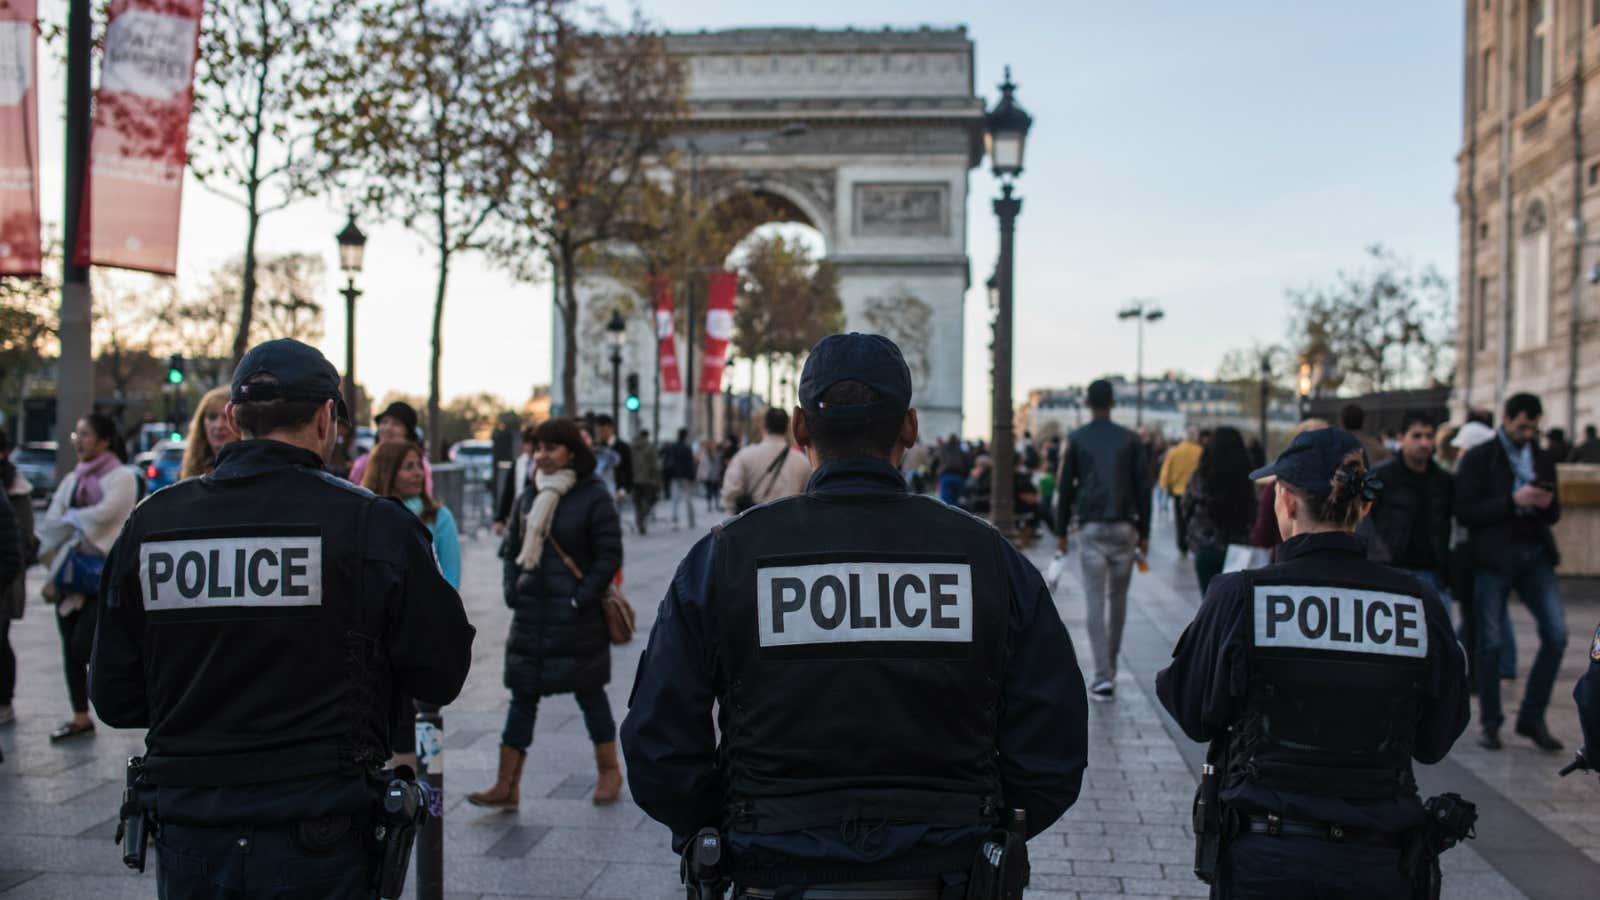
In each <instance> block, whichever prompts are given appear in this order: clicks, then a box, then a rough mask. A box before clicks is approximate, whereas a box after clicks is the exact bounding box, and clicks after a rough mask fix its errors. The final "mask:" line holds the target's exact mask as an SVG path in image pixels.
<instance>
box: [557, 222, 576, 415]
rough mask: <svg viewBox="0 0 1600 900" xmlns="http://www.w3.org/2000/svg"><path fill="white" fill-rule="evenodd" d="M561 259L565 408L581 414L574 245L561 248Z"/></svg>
mask: <svg viewBox="0 0 1600 900" xmlns="http://www.w3.org/2000/svg"><path fill="white" fill-rule="evenodd" d="M560 261H561V306H560V309H561V341H562V344H561V346H562V347H564V348H565V352H564V353H562V354H561V412H562V415H565V416H566V417H567V418H569V419H572V418H577V416H578V287H577V284H576V282H577V274H578V261H577V255H576V254H575V253H573V252H572V249H571V248H570V247H565V246H563V247H562V248H561V249H560Z"/></svg>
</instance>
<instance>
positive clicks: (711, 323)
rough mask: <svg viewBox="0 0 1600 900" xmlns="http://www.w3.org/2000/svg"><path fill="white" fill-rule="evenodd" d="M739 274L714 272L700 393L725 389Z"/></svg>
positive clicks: (712, 392)
mask: <svg viewBox="0 0 1600 900" xmlns="http://www.w3.org/2000/svg"><path fill="white" fill-rule="evenodd" d="M738 291H739V277H738V276H737V275H735V274H733V273H732V272H717V273H716V274H714V275H712V276H711V285H710V288H709V290H708V291H707V293H708V294H709V295H710V297H709V299H708V300H707V302H706V344H705V359H704V360H703V361H702V362H701V364H700V393H702V394H716V393H719V392H721V390H722V370H723V369H725V368H727V365H728V344H729V342H731V341H732V340H733V301H734V295H735V294H737V293H738Z"/></svg>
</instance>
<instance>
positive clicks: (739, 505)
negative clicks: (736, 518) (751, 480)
mask: <svg viewBox="0 0 1600 900" xmlns="http://www.w3.org/2000/svg"><path fill="white" fill-rule="evenodd" d="M788 458H789V445H787V444H785V445H784V447H783V449H782V450H779V451H778V458H777V459H774V460H773V461H772V465H770V466H767V470H766V471H765V472H763V473H761V475H762V478H763V479H765V480H766V483H767V486H766V488H765V490H769V491H770V490H772V485H773V483H774V482H776V481H777V480H778V472H779V471H781V470H782V469H783V463H784V460H786V459H788ZM758 483H759V482H758ZM755 505H756V497H755V491H754V490H747V491H745V492H744V493H741V494H740V495H739V496H737V497H735V498H733V511H734V512H736V513H742V512H744V511H745V510H747V509H750V508H751V507H753V506H755Z"/></svg>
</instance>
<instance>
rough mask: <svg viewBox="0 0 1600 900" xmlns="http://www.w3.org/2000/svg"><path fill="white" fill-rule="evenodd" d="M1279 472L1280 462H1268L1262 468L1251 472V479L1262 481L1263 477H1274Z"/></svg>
mask: <svg viewBox="0 0 1600 900" xmlns="http://www.w3.org/2000/svg"><path fill="white" fill-rule="evenodd" d="M1277 474H1278V464H1277V463H1268V464H1267V465H1264V466H1262V467H1261V468H1259V469H1257V470H1255V471H1254V472H1251V473H1250V480H1251V481H1260V480H1261V479H1263V478H1274V477H1276V476H1277Z"/></svg>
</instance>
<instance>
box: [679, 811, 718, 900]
mask: <svg viewBox="0 0 1600 900" xmlns="http://www.w3.org/2000/svg"><path fill="white" fill-rule="evenodd" d="M725 868H726V867H725V866H724V865H723V846H722V833H721V832H719V831H717V829H715V828H702V829H700V830H699V831H698V832H696V833H695V836H694V837H693V838H692V839H691V840H690V841H689V842H688V843H687V844H684V845H683V854H682V856H681V857H680V859H679V862H678V878H679V880H680V881H681V882H682V883H683V886H684V890H685V892H686V895H687V897H688V900H722V896H723V894H725V893H727V891H728V887H729V881H728V878H727V875H726V874H725Z"/></svg>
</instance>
